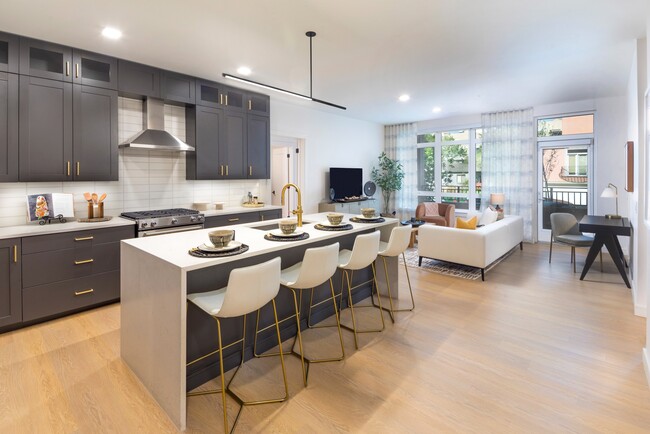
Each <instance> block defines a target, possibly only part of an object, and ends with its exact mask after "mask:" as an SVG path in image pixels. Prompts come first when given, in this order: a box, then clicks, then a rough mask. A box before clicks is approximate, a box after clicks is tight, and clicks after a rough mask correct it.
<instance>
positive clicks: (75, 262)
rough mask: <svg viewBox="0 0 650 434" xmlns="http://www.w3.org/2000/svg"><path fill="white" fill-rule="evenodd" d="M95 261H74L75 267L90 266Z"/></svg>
mask: <svg viewBox="0 0 650 434" xmlns="http://www.w3.org/2000/svg"><path fill="white" fill-rule="evenodd" d="M94 261H95V260H94V259H84V260H83V261H74V264H75V265H81V264H90V263H91V262H94Z"/></svg>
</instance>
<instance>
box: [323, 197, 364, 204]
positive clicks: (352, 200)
mask: <svg viewBox="0 0 650 434" xmlns="http://www.w3.org/2000/svg"><path fill="white" fill-rule="evenodd" d="M369 199H372V198H371V197H362V198H359V199H334V200H333V201H332V203H350V202H363V201H364V200H369ZM373 200H374V199H373Z"/></svg>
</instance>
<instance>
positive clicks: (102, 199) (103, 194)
mask: <svg viewBox="0 0 650 434" xmlns="http://www.w3.org/2000/svg"><path fill="white" fill-rule="evenodd" d="M104 199H106V193H102V195H101V196H99V202H104Z"/></svg>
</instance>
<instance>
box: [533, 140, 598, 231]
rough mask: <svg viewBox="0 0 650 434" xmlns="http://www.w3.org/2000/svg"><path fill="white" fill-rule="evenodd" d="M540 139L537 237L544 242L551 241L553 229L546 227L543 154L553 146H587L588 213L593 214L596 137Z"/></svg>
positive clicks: (538, 144)
mask: <svg viewBox="0 0 650 434" xmlns="http://www.w3.org/2000/svg"><path fill="white" fill-rule="evenodd" d="M549 139H551V138H545V140H539V141H538V142H537V222H538V224H537V239H538V241H542V242H550V241H551V230H550V229H544V203H543V194H542V192H543V188H544V177H543V176H542V162H543V159H542V155H543V151H544V150H545V149H551V148H567V149H570V148H579V149H584V148H587V179H588V180H587V214H593V210H594V149H595V148H594V139H593V138H591V137H583V138H570V139H568V138H567V139H562V138H557V139H555V140H552V139H551V140H549Z"/></svg>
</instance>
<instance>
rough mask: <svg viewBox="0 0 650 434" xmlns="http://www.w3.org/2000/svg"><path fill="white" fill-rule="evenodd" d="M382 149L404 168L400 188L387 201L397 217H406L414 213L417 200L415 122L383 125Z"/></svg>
mask: <svg viewBox="0 0 650 434" xmlns="http://www.w3.org/2000/svg"><path fill="white" fill-rule="evenodd" d="M384 151H385V152H386V154H387V155H388V156H389V157H390V158H392V159H394V160H397V161H399V162H400V163H401V164H402V168H403V169H404V182H403V184H402V189H401V190H400V191H397V192H395V193H394V194H393V195H392V197H391V201H390V202H389V205H390V206H389V207H388V209H389V210H395V211H397V217H398V218H400V219H406V218H409V217H412V216H414V215H415V208H416V207H417V204H418V203H417V202H418V197H417V195H418V189H417V186H418V150H417V126H416V124H415V123H410V124H399V125H387V126H385V127H384Z"/></svg>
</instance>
